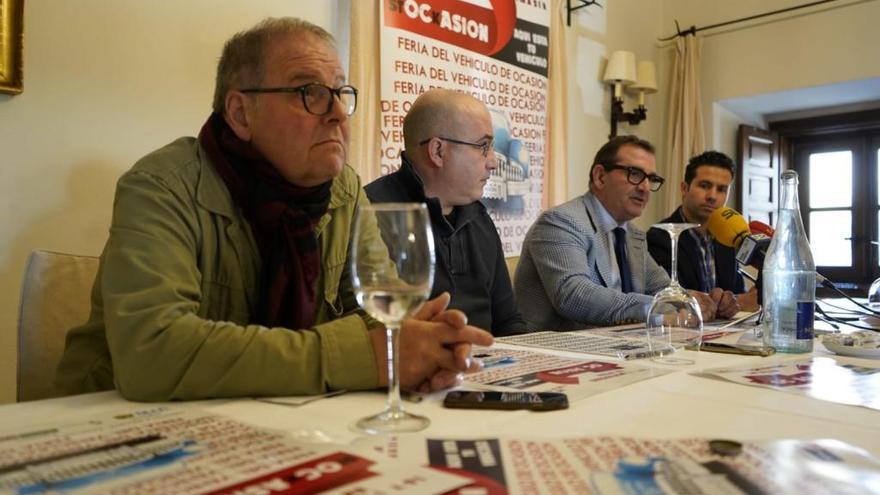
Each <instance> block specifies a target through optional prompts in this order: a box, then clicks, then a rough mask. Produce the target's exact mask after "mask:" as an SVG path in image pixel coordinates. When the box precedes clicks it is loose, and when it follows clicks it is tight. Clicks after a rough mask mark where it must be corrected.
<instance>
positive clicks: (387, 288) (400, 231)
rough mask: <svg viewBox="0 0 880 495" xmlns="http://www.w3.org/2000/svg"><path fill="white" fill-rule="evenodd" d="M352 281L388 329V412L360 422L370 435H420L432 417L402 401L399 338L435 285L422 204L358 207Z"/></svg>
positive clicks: (431, 248)
mask: <svg viewBox="0 0 880 495" xmlns="http://www.w3.org/2000/svg"><path fill="white" fill-rule="evenodd" d="M352 246H353V248H352V250H353V255H352V260H351V263H352V270H351V271H352V281H353V287H354V292H355V297H356V298H357V301H358V303H359V304H360V305H361V307H362V308H364V310H365V311H366V312H367V313H368V314H369V315H370V316H372V317H373V318H375V319H377V320H379V321H381V322H382V323H383V324H384V325H385V328H386V338H387V356H388V402H387V405H386V408H385V410H384V411H382V412H380V413H379V414H376V415H374V416H369V417H366V418H363V419H361V420H360V421H358V423H357V428H358V429H360V430H361V431H363V432H365V433H369V434H381V433H397V432H406V431H419V430H422V429H425V428H427V427H428V424H430V421H429V420H428V418H425V417H422V416H418V415H415V414H411V413H408V412H406V411H404V410H403V406H402V405H401V403H400V376H399V374H398V340H399V334H400V324H401V322H402V321H403V320H404V319H406V318H407V317H409V316H410V315H411V314H412V313H413V312H415V311H416V310H417V309H418V308H419V307H420V306H421V305H422V303H423V302H424V301H425V300H426V299H427V298H428V295H429V294H430V293H431V286H432V285H433V283H434V236H433V234H432V233H431V224H430V222H429V220H428V210H427V208H426V206H425V205H424V203H381V204H372V205H363V206H361V207H360V208H359V209H358V214H357V220H356V224H355V230H354V239H353V244H352Z"/></svg>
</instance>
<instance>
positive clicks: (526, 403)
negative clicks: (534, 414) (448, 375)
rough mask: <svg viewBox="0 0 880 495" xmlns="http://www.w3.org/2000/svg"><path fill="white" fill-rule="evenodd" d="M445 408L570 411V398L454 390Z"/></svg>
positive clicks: (446, 401)
mask: <svg viewBox="0 0 880 495" xmlns="http://www.w3.org/2000/svg"><path fill="white" fill-rule="evenodd" d="M443 407H452V408H456V409H528V410H530V411H554V410H556V409H568V397H567V396H566V395H565V394H563V393H559V392H477V391H472V390H453V391H452V392H449V393H447V394H446V398H445V399H443Z"/></svg>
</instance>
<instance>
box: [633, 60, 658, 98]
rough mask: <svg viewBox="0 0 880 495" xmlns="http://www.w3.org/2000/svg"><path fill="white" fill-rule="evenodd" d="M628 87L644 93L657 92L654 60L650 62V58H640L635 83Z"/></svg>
mask: <svg viewBox="0 0 880 495" xmlns="http://www.w3.org/2000/svg"><path fill="white" fill-rule="evenodd" d="M629 88H630V89H638V90H641V91H644V92H645V93H656V92H657V71H656V69H655V68H654V62H651V61H650V60H642V61H640V62H639V65H638V77H636V83H635V84H633V85H632V86H630V87H629Z"/></svg>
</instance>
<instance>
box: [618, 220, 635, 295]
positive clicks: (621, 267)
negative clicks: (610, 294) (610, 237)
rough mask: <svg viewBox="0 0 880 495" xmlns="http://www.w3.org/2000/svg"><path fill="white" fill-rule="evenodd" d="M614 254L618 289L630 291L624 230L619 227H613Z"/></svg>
mask: <svg viewBox="0 0 880 495" xmlns="http://www.w3.org/2000/svg"><path fill="white" fill-rule="evenodd" d="M614 256H616V257H617V269H618V271H619V272H620V290H621V291H623V292H624V293H628V292H632V290H633V289H632V276H631V275H630V273H629V262H628V261H627V259H626V231H625V230H623V229H622V228H621V227H617V228H615V229H614Z"/></svg>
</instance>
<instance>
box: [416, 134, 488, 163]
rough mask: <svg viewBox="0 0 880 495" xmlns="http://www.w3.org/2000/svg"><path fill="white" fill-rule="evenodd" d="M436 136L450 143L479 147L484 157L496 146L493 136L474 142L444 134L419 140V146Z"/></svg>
mask: <svg viewBox="0 0 880 495" xmlns="http://www.w3.org/2000/svg"><path fill="white" fill-rule="evenodd" d="M434 138H437V139H440V140H442V141H449V142H450V143H455V144H463V145H465V146H473V147H474V148H477V149H478V150H480V153H481V154H482V155H483V158H486V157H487V156H489V150H491V149H492V147H493V146H495V139H492V138H489V139H486V140H485V141H478V142H476V143H472V142H470V141H462V140H460V139H453V138H448V137H443V136H434V137H430V138H428V139H425V140H424V141H421V142H419V146H424V145H426V144H428V143H430V142H431V140H432V139H434Z"/></svg>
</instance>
